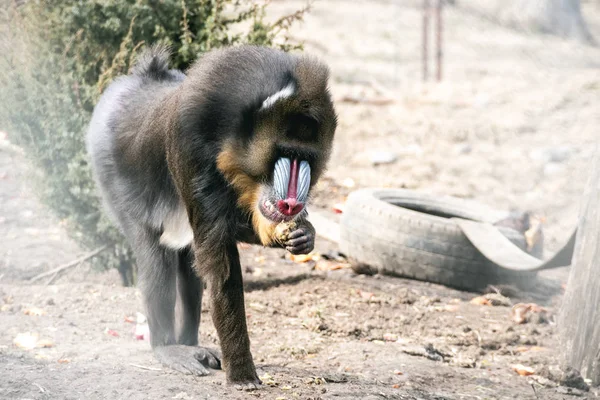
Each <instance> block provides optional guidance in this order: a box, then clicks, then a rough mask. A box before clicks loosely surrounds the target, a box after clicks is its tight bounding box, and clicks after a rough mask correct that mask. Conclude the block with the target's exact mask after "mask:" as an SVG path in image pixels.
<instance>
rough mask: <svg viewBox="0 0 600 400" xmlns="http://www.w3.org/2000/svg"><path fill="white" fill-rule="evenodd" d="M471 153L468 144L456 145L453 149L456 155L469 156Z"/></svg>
mask: <svg viewBox="0 0 600 400" xmlns="http://www.w3.org/2000/svg"><path fill="white" fill-rule="evenodd" d="M472 151H473V146H471V145H470V144H469V143H461V144H457V145H456V146H455V147H454V152H455V153H456V154H469V153H471V152H472Z"/></svg>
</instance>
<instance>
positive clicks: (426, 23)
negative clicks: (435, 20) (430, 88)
mask: <svg viewBox="0 0 600 400" xmlns="http://www.w3.org/2000/svg"><path fill="white" fill-rule="evenodd" d="M428 32H429V0H423V49H422V51H423V54H422V56H423V80H424V81H426V80H427V77H428V71H427V42H428V40H427V34H428Z"/></svg>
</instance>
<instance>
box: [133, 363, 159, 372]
mask: <svg viewBox="0 0 600 400" xmlns="http://www.w3.org/2000/svg"><path fill="white" fill-rule="evenodd" d="M129 365H131V366H132V367H136V368H139V369H145V370H148V371H162V368H154V367H146V366H144V365H138V364H131V363H130V364H129Z"/></svg>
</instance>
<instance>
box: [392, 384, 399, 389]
mask: <svg viewBox="0 0 600 400" xmlns="http://www.w3.org/2000/svg"><path fill="white" fill-rule="evenodd" d="M392 387H393V388H394V389H400V385H398V384H395V385H392Z"/></svg>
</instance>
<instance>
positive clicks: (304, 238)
mask: <svg viewBox="0 0 600 400" xmlns="http://www.w3.org/2000/svg"><path fill="white" fill-rule="evenodd" d="M309 240H310V237H308V236H307V235H304V236H300V237H298V238H296V239H292V240H288V241H287V242H285V245H286V246H288V247H298V246H300V245H301V244H304V243H306V242H308V241H309Z"/></svg>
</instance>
